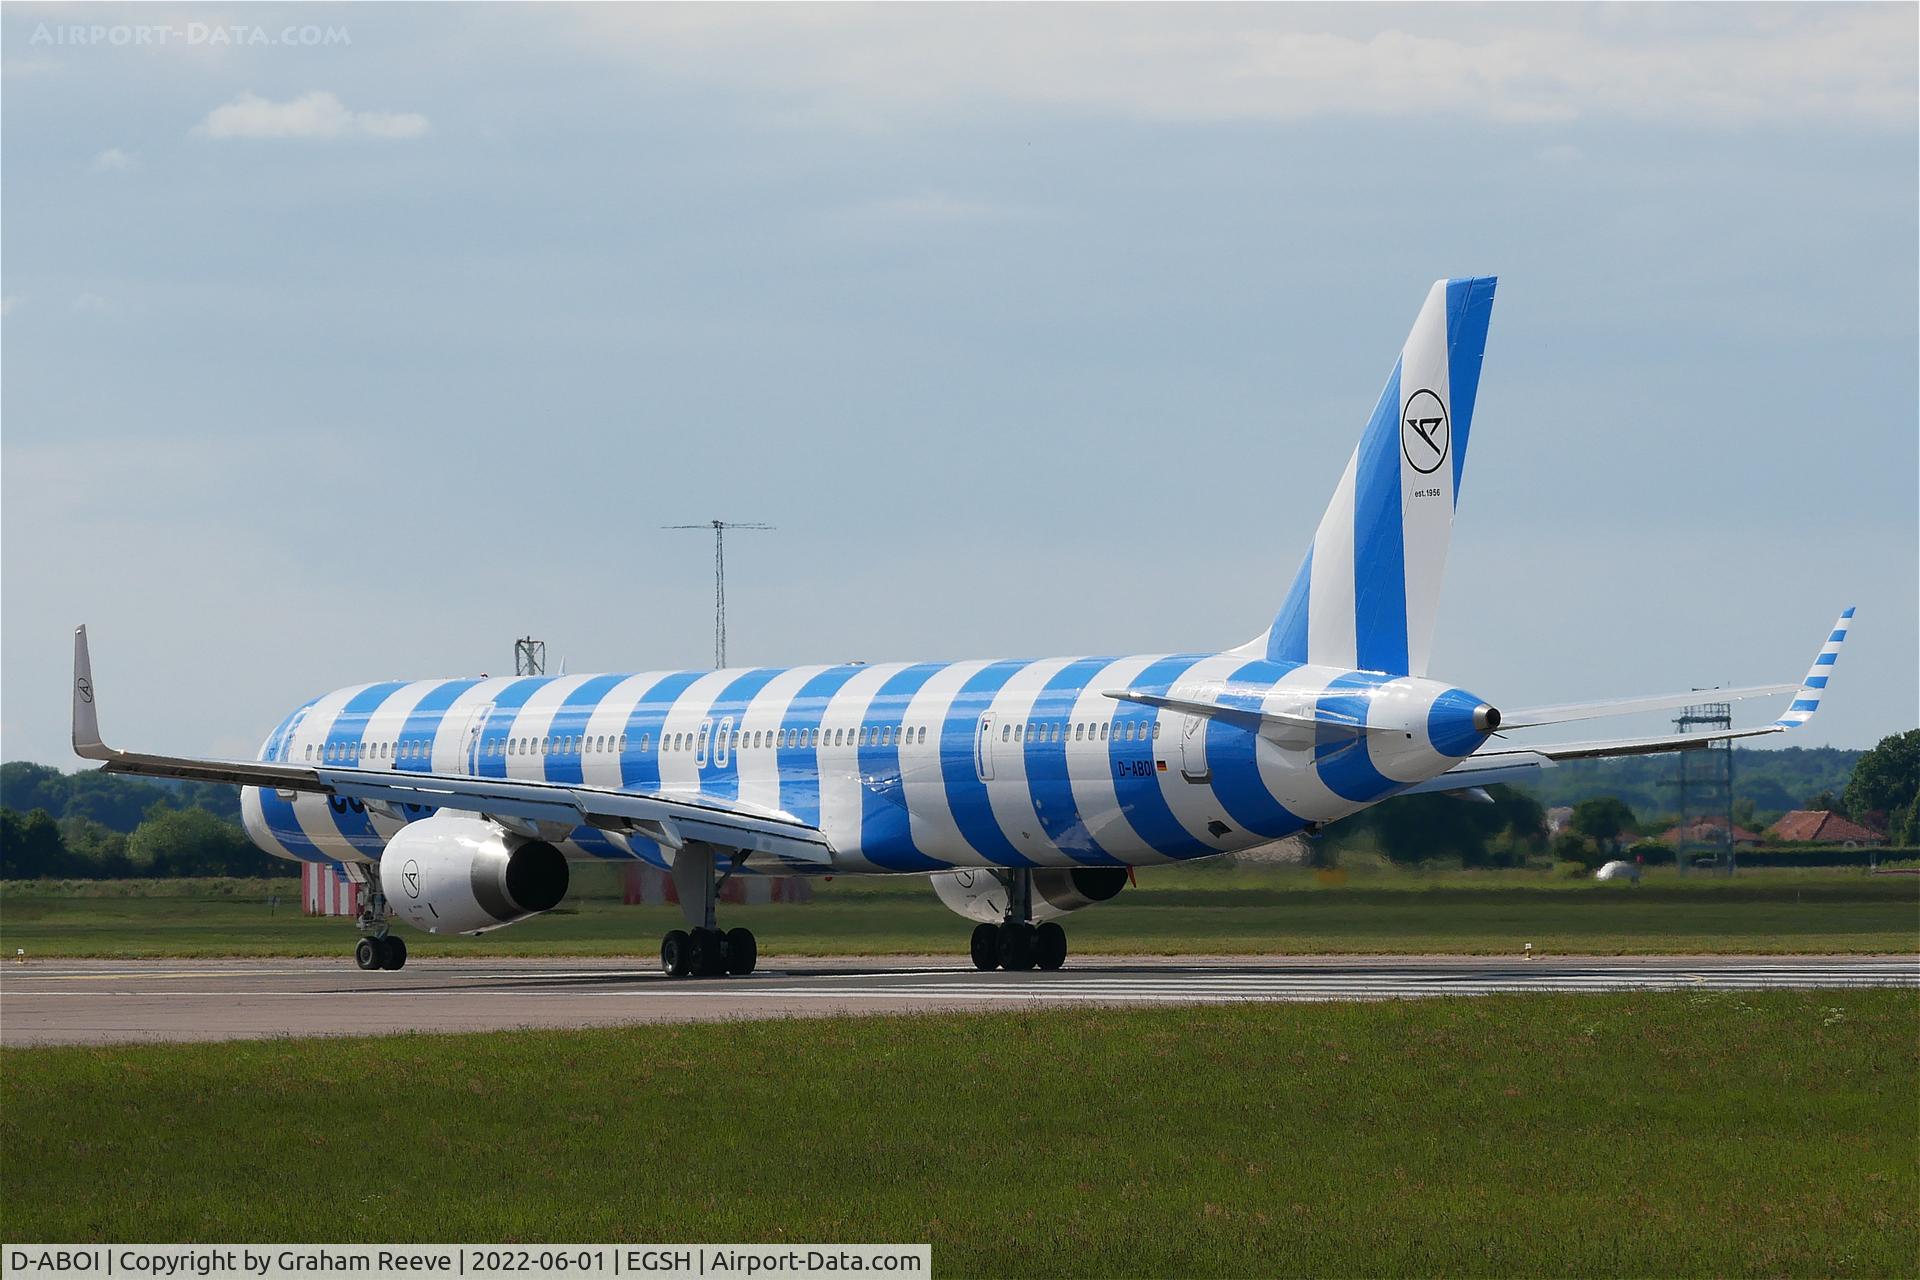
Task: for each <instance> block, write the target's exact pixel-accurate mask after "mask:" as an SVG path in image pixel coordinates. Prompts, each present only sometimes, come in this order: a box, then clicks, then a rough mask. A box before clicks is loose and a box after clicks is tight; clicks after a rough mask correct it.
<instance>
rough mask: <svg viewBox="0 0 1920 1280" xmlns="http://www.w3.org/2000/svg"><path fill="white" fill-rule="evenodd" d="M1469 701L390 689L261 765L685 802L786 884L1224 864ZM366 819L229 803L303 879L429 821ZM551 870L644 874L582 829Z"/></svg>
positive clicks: (646, 678) (1405, 760) (1250, 685)
mask: <svg viewBox="0 0 1920 1280" xmlns="http://www.w3.org/2000/svg"><path fill="white" fill-rule="evenodd" d="M1120 689H1125V690H1130V691H1141V692H1148V693H1159V694H1163V695H1166V696H1168V697H1172V698H1181V699H1188V700H1200V701H1206V702H1209V703H1211V704H1214V705H1218V706H1224V707H1230V708H1234V709H1236V710H1239V711H1244V712H1253V713H1261V712H1268V713H1280V714H1292V715H1294V716H1299V715H1301V714H1303V713H1304V714H1305V715H1307V716H1310V717H1311V716H1314V715H1318V716H1322V717H1326V718H1328V719H1331V720H1337V721H1346V722H1351V723H1357V724H1361V725H1365V726H1367V727H1368V728H1367V731H1365V732H1358V733H1356V732H1353V731H1350V730H1347V731H1343V730H1337V729H1325V728H1322V729H1308V730H1304V731H1300V732H1299V733H1297V734H1295V735H1293V736H1289V734H1288V733H1286V732H1280V733H1273V732H1268V731H1265V730H1256V728H1255V727H1254V725H1255V724H1256V722H1254V721H1253V720H1252V719H1251V717H1247V716H1242V717H1240V719H1239V720H1238V722H1236V721H1234V720H1230V719H1227V718H1221V717H1217V716H1195V715H1189V714H1186V713H1183V712H1179V711H1170V710H1161V709H1156V708H1155V707H1152V706H1149V705H1144V704H1141V703H1138V702H1130V701H1120V700H1115V699H1113V698H1109V697H1107V696H1105V695H1106V693H1107V691H1110V690H1120ZM1477 703H1478V699H1476V698H1474V697H1472V696H1471V695H1469V694H1466V693H1465V692H1464V691H1461V690H1458V689H1454V688H1452V687H1450V686H1448V685H1446V684H1444V683H1440V682H1436V681H1433V680H1429V679H1424V678H1420V677H1414V676H1391V675H1385V674H1380V673H1377V672H1364V671H1347V670H1336V669H1330V668H1327V667H1317V666H1301V665H1294V664H1289V663H1280V662H1274V661H1271V660H1268V659H1266V658H1264V657H1252V656H1250V655H1249V654H1248V653H1246V652H1244V651H1236V652H1229V653H1220V654H1183V655H1148V656H1134V657H1122V658H1053V659H1043V660H1038V661H974V662H952V663H938V662H936V663H920V664H887V665H872V666H867V665H848V666H832V667H789V668H753V669H735V670H725V671H674V672H645V673H640V674H632V675H577V676H557V677H555V676H534V677H497V678H493V679H454V680H424V681H410V682H409V681H398V682H390V683H382V684H371V685H360V686H356V687H352V688H346V689H338V690H335V691H333V692H332V693H328V694H325V695H323V696H321V697H319V698H316V699H314V700H313V701H311V702H309V703H308V704H306V705H305V706H303V707H301V708H299V709H298V710H296V711H295V712H294V713H293V714H291V715H289V716H288V717H287V718H286V719H285V720H284V721H283V722H282V723H281V724H280V725H279V726H278V727H277V728H276V729H275V730H274V732H273V734H272V736H271V737H269V738H268V740H267V742H266V743H265V745H264V747H263V748H262V751H261V754H260V758H261V759H262V760H266V761H278V762H286V763H296V764H316V765H318V764H324V763H332V764H335V765H339V766H345V767H357V768H359V769H366V770H375V771H378V770H392V771H395V772H402V773H405V772H416V773H433V774H439V775H443V776H449V775H450V776H463V775H464V776H479V777H483V778H505V779H513V780H525V781H537V782H549V783H563V784H564V783H573V784H578V785H582V786H588V787H600V788H619V789H623V790H631V791H635V792H643V793H649V794H662V795H674V796H700V797H709V798H713V799H715V800H718V801H721V802H724V803H726V804H729V805H734V806H738V807H740V808H743V809H748V810H755V811H761V812H764V813H766V814H769V815H784V816H787V817H789V818H791V819H793V820H795V821H798V822H800V823H804V824H806V825H809V826H817V827H818V828H819V829H820V830H821V831H822V832H823V833H824V834H825V836H826V837H827V839H828V841H829V842H830V843H831V846H832V860H831V864H830V865H813V866H800V865H795V866H792V867H790V868H786V869H787V870H792V871H796V872H803V871H809V870H811V871H831V872H929V871H938V870H941V869H944V868H948V867H981V866H1000V867H1030V866H1041V867H1073V866H1116V865H1129V866H1131V865H1145V864H1153V863H1161V862H1169V861H1178V860H1184V859H1191V858H1200V857H1206V856H1209V855H1211V854H1216V853H1226V852H1232V851H1234V850H1238V849H1245V848H1249V847H1251V846H1254V845H1257V844H1260V843H1262V842H1265V841H1268V840H1273V839H1276V838H1279V837H1283V836H1287V835H1291V834H1293V833H1295V832H1298V831H1300V830H1302V829H1303V828H1305V827H1307V826H1308V825H1309V824H1318V823H1325V822H1330V821H1332V820H1334V819H1337V818H1341V817H1344V816H1346V815H1348V814H1350V813H1353V812H1354V811H1356V810H1358V809H1361V808H1364V807H1366V806H1367V805H1368V804H1371V803H1373V802H1375V801H1377V800H1381V799H1384V798H1386V797H1387V796H1389V795H1392V794H1394V793H1395V792H1397V791H1400V790H1403V789H1405V788H1406V787H1408V786H1411V785H1413V784H1415V783H1418V782H1421V781H1424V780H1426V779H1428V778H1431V777H1434V776H1436V775H1438V774H1441V773H1443V772H1445V771H1446V770H1447V769H1449V768H1451V767H1452V766H1453V765H1454V764H1456V763H1458V761H1459V760H1460V759H1461V758H1462V757H1464V756H1466V755H1469V754H1471V753H1472V752H1473V751H1474V750H1475V749H1476V748H1478V747H1479V746H1480V744H1481V743H1482V742H1483V741H1485V737H1486V735H1485V734H1484V733H1482V732H1480V731H1479V730H1477V729H1476V728H1475V727H1474V719H1473V708H1474V706H1475V705H1476V704H1477ZM383 808H384V807H383V806H374V807H373V808H371V809H370V808H369V807H367V806H365V805H362V804H361V803H360V802H358V801H350V800H347V799H343V798H341V797H339V796H326V795H317V794H302V795H298V796H292V795H289V794H283V793H276V792H274V791H272V790H263V789H261V788H257V787H249V788H246V789H245V791H244V793H243V796H242V811H243V814H244V817H245V822H246V827H247V831H248V833H249V835H251V836H252V838H253V839H254V841H255V842H256V843H257V844H259V845H260V847H262V848H263V849H265V850H267V851H268V852H270V853H274V854H277V855H279V856H282V857H288V858H297V859H306V860H315V861H318V860H327V859H335V860H340V861H360V862H370V861H377V860H378V859H379V856H380V852H381V850H382V848H383V847H384V846H385V844H386V842H387V841H388V840H389V839H390V838H391V837H392V836H393V835H394V833H395V832H397V831H398V830H400V829H401V827H402V826H404V825H405V824H406V823H407V822H409V821H413V820H416V819H418V818H422V817H425V816H427V814H428V813H429V810H427V809H424V808H422V809H419V810H411V809H392V810H390V811H382V810H383ZM560 847H561V848H562V849H563V851H564V852H565V853H566V854H567V855H568V856H569V857H572V858H579V859H593V858H606V859H631V858H639V859H643V860H645V861H647V862H649V863H652V864H654V865H656V866H665V865H667V859H666V858H664V857H663V855H662V851H661V849H660V848H659V847H658V846H657V845H655V844H653V843H651V842H650V841H648V840H645V839H642V838H640V837H639V836H637V835H630V834H620V835H611V834H608V833H604V832H601V831H598V830H595V829H593V828H590V827H579V828H577V829H575V830H574V831H573V832H572V833H571V835H570V836H568V837H567V838H566V839H565V841H564V843H561V845H560Z"/></svg>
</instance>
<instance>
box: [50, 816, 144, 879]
mask: <svg viewBox="0 0 1920 1280" xmlns="http://www.w3.org/2000/svg"><path fill="white" fill-rule="evenodd" d="M60 837H61V839H63V840H64V841H66V845H67V853H68V855H69V857H70V859H71V861H72V864H73V870H72V872H71V873H70V874H72V875H76V876H88V877H97V878H99V879H102V880H119V879H124V878H125V877H127V876H129V875H132V874H133V863H132V861H131V860H129V859H128V857H127V835H126V833H125V832H124V831H115V830H114V829H113V828H112V827H108V826H104V825H102V824H101V823H98V822H95V821H94V820H93V819H92V818H62V819H61V820H60Z"/></svg>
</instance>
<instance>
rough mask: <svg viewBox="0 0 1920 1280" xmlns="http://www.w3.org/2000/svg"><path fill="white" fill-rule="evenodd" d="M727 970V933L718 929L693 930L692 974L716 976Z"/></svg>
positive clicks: (705, 976) (706, 976)
mask: <svg viewBox="0 0 1920 1280" xmlns="http://www.w3.org/2000/svg"><path fill="white" fill-rule="evenodd" d="M726 971H727V935H725V934H724V933H721V932H720V931H719V930H718V929H695V930H694V931H693V976H694V977H696V978H717V977H719V976H720V975H721V974H723V973H725V972H726Z"/></svg>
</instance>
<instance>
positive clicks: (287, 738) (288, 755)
mask: <svg viewBox="0 0 1920 1280" xmlns="http://www.w3.org/2000/svg"><path fill="white" fill-rule="evenodd" d="M307 710H308V709H307V708H306V707H302V708H300V709H299V710H298V711H296V712H294V713H293V719H291V720H289V721H287V731H286V732H285V733H283V734H281V735H280V741H279V742H277V743H275V744H274V749H273V751H272V752H271V753H270V754H269V755H268V757H267V758H268V759H270V760H282V761H290V760H292V759H293V739H294V735H295V734H297V733H299V732H300V722H301V721H302V720H305V719H306V718H307Z"/></svg>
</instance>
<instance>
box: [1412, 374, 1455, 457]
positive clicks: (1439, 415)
mask: <svg viewBox="0 0 1920 1280" xmlns="http://www.w3.org/2000/svg"><path fill="white" fill-rule="evenodd" d="M1452 434H1453V433H1452V431H1451V430H1450V429H1449V428H1448V426H1447V406H1446V405H1444V404H1442V403H1441V402H1440V397H1439V396H1437V395H1435V394H1434V393H1433V392H1431V391H1428V390H1426V389H1425V388H1424V387H1423V388H1421V389H1420V390H1419V391H1416V392H1414V393H1413V394H1412V395H1410V396H1408V397H1407V407H1406V409H1405V411H1404V412H1402V413H1401V415H1400V448H1401V451H1402V452H1404V453H1405V454H1406V455H1407V463H1408V465H1410V466H1411V467H1412V468H1413V469H1414V470H1415V471H1418V472H1419V473H1420V474H1421V475H1427V474H1429V473H1430V472H1433V471H1437V470H1439V468H1440V464H1441V463H1443V462H1445V461H1446V460H1447V446H1448V445H1449V444H1450V443H1451V437H1452Z"/></svg>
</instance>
